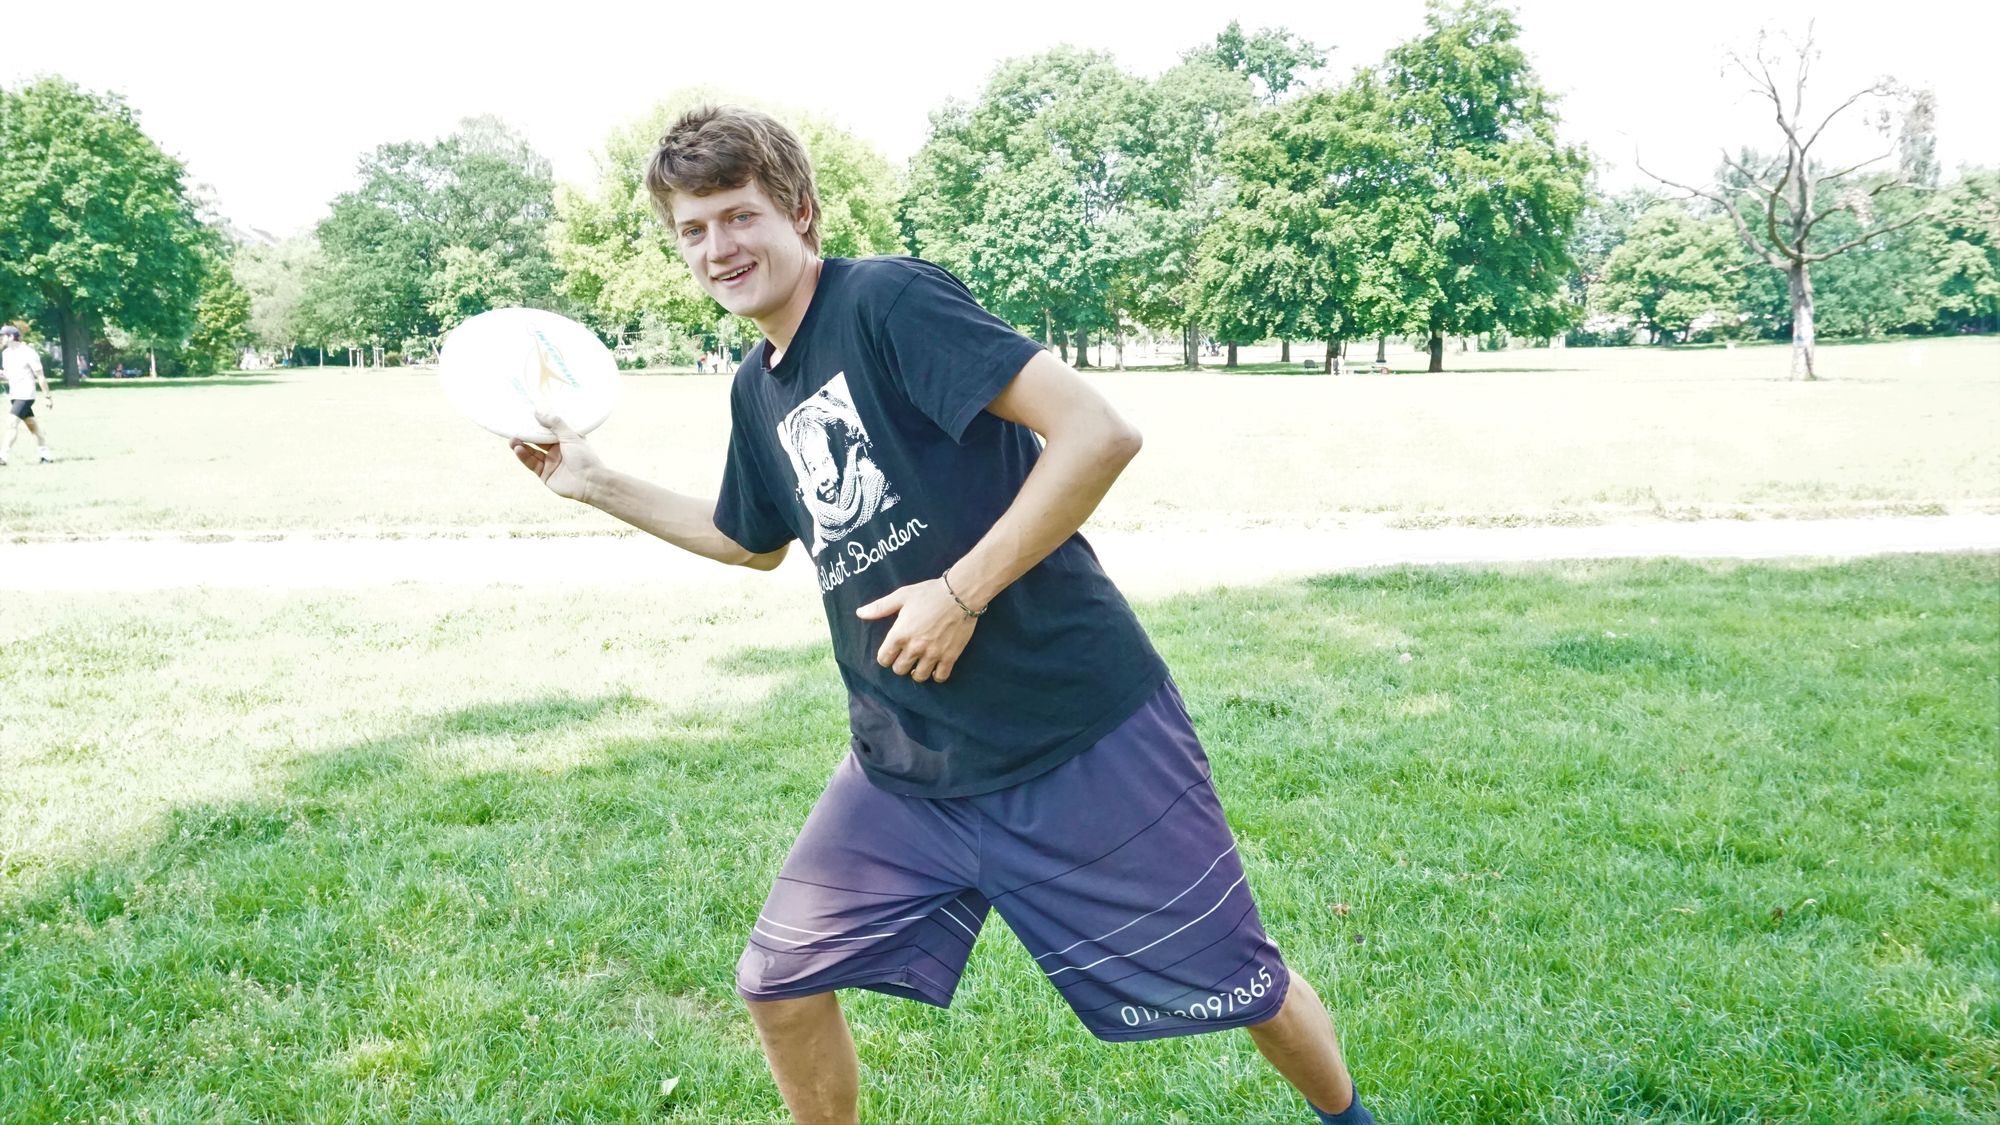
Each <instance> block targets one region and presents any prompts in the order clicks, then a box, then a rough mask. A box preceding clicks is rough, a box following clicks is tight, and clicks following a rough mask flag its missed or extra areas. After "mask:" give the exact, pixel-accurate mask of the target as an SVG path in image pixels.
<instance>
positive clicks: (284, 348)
mask: <svg viewBox="0 0 2000 1125" xmlns="http://www.w3.org/2000/svg"><path fill="white" fill-rule="evenodd" d="M318 263H319V243H318V242H316V241H314V240H313V237H312V236H311V235H308V234H302V235H294V236H293V237H291V238H287V239H285V240H284V241H282V242H251V243H248V244H246V245H243V246H239V247H237V249H236V253H235V255H234V257H233V258H232V259H231V266H232V267H233V268H234V270H235V272H236V279H237V281H239V282H240V283H242V286H243V289H244V291H245V292H246V293H248V294H249V295H250V338H251V339H252V340H253V341H255V342H256V343H257V345H258V346H259V347H262V348H267V349H269V350H271V351H273V352H277V353H281V354H289V353H290V352H291V350H292V349H293V348H295V347H296V346H297V345H298V344H300V343H301V342H306V341H308V340H309V339H312V338H311V336H310V334H309V333H307V332H306V331H305V323H304V321H303V319H302V313H303V310H304V304H305V295H306V286H307V283H308V279H309V277H310V276H311V273H312V271H313V269H314V268H315V267H316V266H317V265H318Z"/></svg>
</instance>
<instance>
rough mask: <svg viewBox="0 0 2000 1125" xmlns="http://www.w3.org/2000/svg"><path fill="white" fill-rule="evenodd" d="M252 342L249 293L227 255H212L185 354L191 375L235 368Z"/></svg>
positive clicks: (208, 373) (205, 272)
mask: <svg viewBox="0 0 2000 1125" xmlns="http://www.w3.org/2000/svg"><path fill="white" fill-rule="evenodd" d="M218 241H219V240H218ZM250 339H251V332H250V293H249V291H248V290H246V289H244V288H243V286H242V284H241V283H240V282H238V281H237V280H236V276H235V274H233V273H232V272H231V271H230V264H229V255H228V254H227V253H226V252H225V253H216V254H213V255H210V256H209V258H208V262H207V269H206V270H205V271H204V272H203V275H202V283H201V296H200V299H199V300H197V301H196V302H195V307H194V324H193V326H192V328H191V329H190V331H189V333H188V341H187V347H186V349H185V352H184V355H185V366H186V369H187V372H188V374H190V375H213V374H215V373H216V372H218V371H223V370H227V369H229V368H232V367H235V366H236V364H237V362H238V360H239V359H240V358H241V355H242V350H243V347H244V345H246V344H248V343H249V342H250Z"/></svg>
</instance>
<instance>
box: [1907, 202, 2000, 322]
mask: <svg viewBox="0 0 2000 1125" xmlns="http://www.w3.org/2000/svg"><path fill="white" fill-rule="evenodd" d="M1918 241H1919V245H1920V246H1921V247H1922V250H1923V253H1924V256H1925V257H1926V259H1927V260H1928V261H1929V263H1930V272H1931V277H1932V288H1933V291H1934V292H1935V293H1936V297H1937V322H1938V326H1939V327H1941V328H1943V329H1945V330H1946V331H1981V332H1991V331H1994V330H1995V329H1996V328H2000V171H1992V170H1983V171H1982V170H1975V171H1969V172H1967V173H1966V174H1965V175H1963V176H1961V177H1960V178H1959V180H1958V182H1957V183H1956V184H1953V185H1952V186H1951V188H1950V189H1948V190H1947V191H1946V192H1945V193H1944V198H1943V199H1941V200H1940V201H1939V205H1938V206H1937V207H1936V208H1935V210H1934V211H1933V212H1932V213H1931V218H1930V221H1929V222H1928V223H1926V224H1925V226H1924V228H1923V229H1922V230H1921V231H1920V233H1919V239H1918Z"/></svg>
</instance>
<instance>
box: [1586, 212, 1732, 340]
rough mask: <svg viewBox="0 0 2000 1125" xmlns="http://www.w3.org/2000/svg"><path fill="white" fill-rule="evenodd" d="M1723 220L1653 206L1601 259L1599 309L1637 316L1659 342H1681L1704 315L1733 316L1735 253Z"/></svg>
mask: <svg viewBox="0 0 2000 1125" xmlns="http://www.w3.org/2000/svg"><path fill="white" fill-rule="evenodd" d="M1725 224H1726V220H1724V219H1721V218H1719V217H1716V218H1709V219H1701V218H1697V217H1695V216H1693V215H1690V214H1688V212H1687V209H1686V208H1685V207H1682V206H1681V205H1679V204H1677V203H1658V204H1655V205H1654V206H1653V207H1652V208H1651V209H1650V210H1648V211H1647V212H1646V213H1645V214H1644V215H1641V216H1640V217H1639V220H1638V222H1636V223H1634V224H1633V225H1632V229H1631V232H1630V234H1629V235H1628V236H1627V237H1626V239H1625V241H1624V242H1622V243H1620V244H1619V246H1618V248H1617V249H1615V250H1613V251H1612V252H1611V254H1610V255H1609V257H1608V258H1607V259H1606V261H1605V267H1604V273H1605V278H1604V282H1603V285H1602V288H1601V291H1600V292H1599V294H1598V298H1597V299H1598V301H1599V307H1600V308H1602V309H1605V310H1607V311H1610V312H1617V313H1623V314H1624V315H1626V316H1630V317H1633V318H1635V319H1637V320H1638V321H1639V323H1641V324H1643V325H1645V326H1646V328H1648V329H1649V330H1651V331H1652V332H1653V333H1654V336H1655V338H1656V339H1657V340H1660V341H1665V340H1667V339H1669V338H1671V337H1675V336H1678V337H1680V338H1681V339H1682V340H1686V339H1687V336H1688V332H1689V330H1690V329H1691V328H1692V327H1693V325H1694V324H1695V322H1696V321H1698V320H1700V319H1701V318H1702V317H1704V316H1711V315H1733V313H1734V305H1735V300H1734V299H1735V296H1736V279H1735V277H1734V276H1733V274H1732V270H1733V268H1734V267H1735V266H1736V265H1737V263H1738V255H1737V253H1736V245H1735V232H1733V231H1731V230H1729V229H1728V227H1727V226H1726V225H1725Z"/></svg>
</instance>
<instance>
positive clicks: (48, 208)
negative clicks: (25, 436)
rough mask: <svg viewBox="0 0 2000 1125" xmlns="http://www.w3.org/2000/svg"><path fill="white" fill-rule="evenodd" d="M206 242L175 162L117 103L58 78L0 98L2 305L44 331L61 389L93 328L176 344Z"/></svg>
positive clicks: (197, 287)
mask: <svg viewBox="0 0 2000 1125" xmlns="http://www.w3.org/2000/svg"><path fill="white" fill-rule="evenodd" d="M204 237H205V235H204V232H203V228H202V225H201V222H200V219H199V218H198V217H197V215H196V210H195V205H194V203H193V202H192V201H191V199H190V198H189V194H188V192H187V190H186V187H185V184H184V171H183V169H182V167H181V164H180V162H179V161H177V160H175V159H174V158H173V157H171V156H168V155H167V154H166V153H165V152H163V151H161V150H160V147H159V146H158V145H157V144H155V143H154V142H153V140H152V139H151V138H149V137H147V136H146V134H145V133H144V132H143V131H142V130H141V129H140V128H139V123H138V120H137V118H136V117H135V116H134V115H133V113H132V111H131V110H130V109H129V108H127V107H126V105H125V103H124V102H123V101H122V100H120V99H119V98H118V97H116V96H115V95H108V94H93V93H90V92H88V91H85V90H83V89H80V88H79V87H77V86H75V85H74V84H72V83H69V82H67V81H64V80H63V79H60V78H45V79H42V80H40V81H38V82H35V83H32V84H30V85H29V86H27V87H26V88H24V89H22V90H21V91H19V92H18V93H14V92H8V91H0V298H5V299H6V301H7V303H8V304H9V305H11V306H16V307H19V306H27V308H28V309H29V310H30V311H31V312H33V313H34V314H35V315H36V316H37V317H38V318H44V319H46V320H48V321H52V322H53V323H54V325H55V327H56V335H57V337H58V339H60V340H61V342H62V367H63V381H64V384H65V385H67V386H74V385H75V384H76V383H77V382H78V381H79V379H80V378H81V376H80V375H79V373H78V370H77V359H78V358H79V357H80V356H82V355H83V353H84V351H85V349H86V348H87V347H88V343H89V340H90V338H91V336H92V335H93V334H94V333H95V331H96V330H97V329H98V328H100V327H103V326H106V325H115V326H117V327H118V328H121V329H123V330H124V331H126V332H128V333H130V334H132V335H134V336H139V337H145V338H149V339H162V340H165V339H171V340H175V341H178V340H180V339H183V338H184V337H185V336H186V334H187V332H188V329H189V327H190V326H191V324H192V321H193V317H194V310H195V305H196V302H197V300H198V299H199V297H200V292H201V282H202V279H203V278H204V276H205V272H204V268H203V262H202V258H201V245H202V242H203V239H204Z"/></svg>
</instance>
